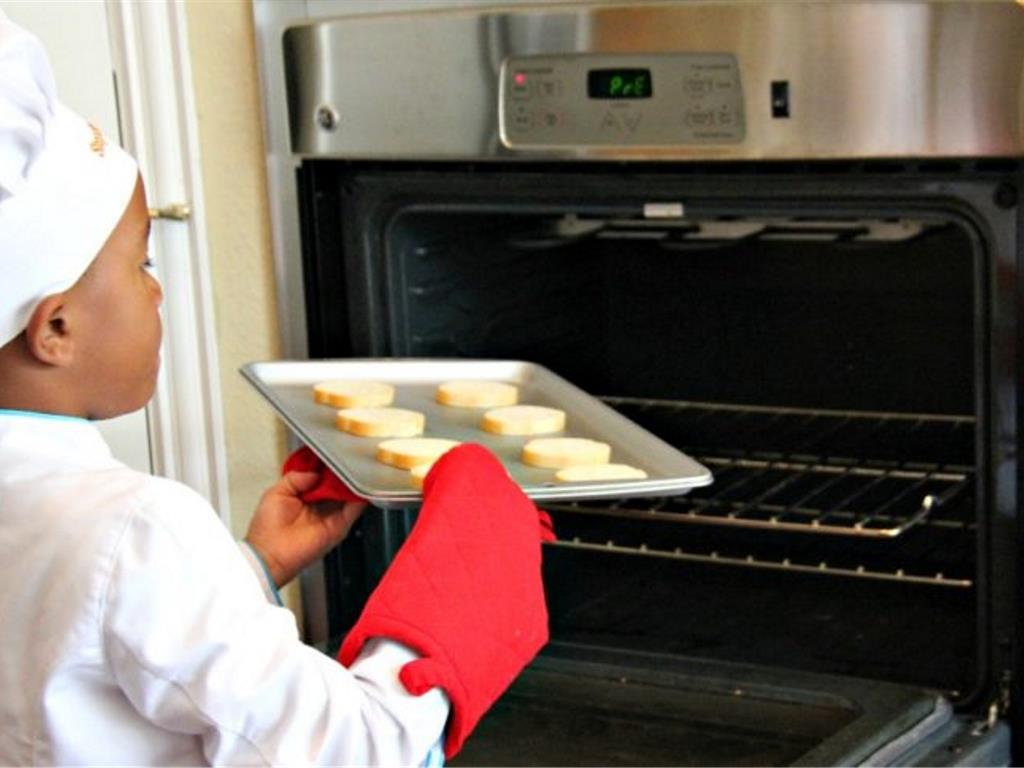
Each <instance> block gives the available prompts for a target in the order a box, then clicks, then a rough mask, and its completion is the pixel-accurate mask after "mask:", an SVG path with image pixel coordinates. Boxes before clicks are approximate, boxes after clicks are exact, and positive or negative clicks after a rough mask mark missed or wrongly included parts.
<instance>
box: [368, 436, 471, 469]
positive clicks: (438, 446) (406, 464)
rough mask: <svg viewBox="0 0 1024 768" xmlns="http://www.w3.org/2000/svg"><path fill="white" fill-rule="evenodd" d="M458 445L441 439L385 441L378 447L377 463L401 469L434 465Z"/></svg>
mask: <svg viewBox="0 0 1024 768" xmlns="http://www.w3.org/2000/svg"><path fill="white" fill-rule="evenodd" d="M458 444H459V443H458V441H457V440H445V439H443V438H440V437H413V438H408V439H404V440H385V441H384V442H383V443H381V444H380V445H378V446H377V461H379V462H382V463H384V464H390V465H391V466H392V467H398V468H399V469H412V468H413V467H415V466H416V465H418V464H430V463H433V462H434V461H436V460H437V459H438V458H440V456H441V455H442V454H445V453H447V452H448V451H449V450H451V449H452V448H454V447H455V446H456V445H458Z"/></svg>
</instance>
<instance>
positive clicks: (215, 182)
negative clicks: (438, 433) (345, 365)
mask: <svg viewBox="0 0 1024 768" xmlns="http://www.w3.org/2000/svg"><path fill="white" fill-rule="evenodd" d="M185 7H186V12H187V16H188V37H189V47H190V54H191V64H192V79H193V83H194V87H195V95H196V109H197V113H198V123H199V143H200V153H201V158H200V162H201V168H202V175H203V191H204V200H203V203H204V206H205V215H206V224H207V241H208V243H209V249H210V268H211V271H212V278H213V296H214V312H215V314H216V324H217V327H216V334H217V348H218V351H219V354H220V375H221V381H222V396H223V402H224V419H225V433H226V435H225V437H226V441H227V455H228V472H229V478H228V480H229V491H230V495H231V507H232V509H231V521H232V528H233V532H234V534H235V535H236V536H238V537H241V536H243V535H244V534H245V531H246V528H247V526H248V524H249V520H250V518H251V517H252V511H253V509H255V506H256V503H257V502H258V501H259V498H260V495H261V494H262V493H263V491H264V490H265V489H266V488H267V486H268V485H270V484H271V483H272V482H273V481H274V480H275V479H276V477H277V473H278V469H279V467H280V462H281V459H282V458H283V455H284V449H285V442H284V441H285V435H284V430H283V428H282V426H281V424H280V423H279V422H278V420H277V419H276V418H275V417H274V415H273V414H272V412H271V410H270V408H269V407H268V406H267V405H266V403H265V402H264V401H263V400H262V399H260V398H259V397H258V396H257V395H256V394H255V393H254V391H253V390H252V388H251V387H250V386H249V385H248V384H246V383H245V381H244V380H243V379H242V378H241V376H239V374H238V368H239V366H241V365H242V364H243V363H247V362H250V361H253V360H269V359H273V358H275V357H278V356H279V350H280V344H279V335H278V332H277V324H276V323H277V320H276V313H277V309H276V296H275V288H274V271H273V256H272V251H271V240H270V223H269V213H268V209H267V196H266V176H265V172H264V168H265V166H264V150H263V132H262V125H261V122H260V102H259V75H258V71H257V65H256V50H255V41H254V33H253V20H252V8H251V5H250V2H249V0H189V2H187V3H186V6H185ZM285 599H286V601H287V602H288V604H289V606H292V607H293V608H296V609H297V606H298V599H297V594H296V593H295V591H294V589H292V590H288V591H287V592H286V594H285ZM300 626H301V623H300Z"/></svg>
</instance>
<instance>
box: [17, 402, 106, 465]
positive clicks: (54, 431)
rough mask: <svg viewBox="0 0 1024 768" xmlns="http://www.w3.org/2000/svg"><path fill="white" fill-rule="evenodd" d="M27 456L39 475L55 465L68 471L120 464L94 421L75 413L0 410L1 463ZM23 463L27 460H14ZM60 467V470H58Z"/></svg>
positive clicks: (28, 463) (29, 463)
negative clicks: (74, 414)
mask: <svg viewBox="0 0 1024 768" xmlns="http://www.w3.org/2000/svg"><path fill="white" fill-rule="evenodd" d="M14 457H18V458H21V459H29V460H30V461H29V462H27V465H28V466H35V467H37V469H38V472H39V474H40V475H44V474H52V473H53V472H54V465H55V464H56V465H59V466H60V467H61V469H67V470H70V471H76V470H95V469H111V468H114V467H119V466H121V464H120V462H118V461H117V460H116V459H115V458H114V457H113V456H112V455H111V453H110V447H109V446H108V445H107V444H106V442H105V441H104V440H103V435H101V434H100V431H99V428H98V427H97V426H96V424H95V423H93V422H91V421H87V420H86V419H81V418H78V417H76V416H61V415H57V414H49V413H39V412H35V411H13V410H0V467H2V466H3V465H5V464H6V463H7V460H8V459H10V458H14ZM17 463H19V464H21V465H22V466H23V467H24V466H26V462H20V461H19V462H17ZM58 471H59V470H58Z"/></svg>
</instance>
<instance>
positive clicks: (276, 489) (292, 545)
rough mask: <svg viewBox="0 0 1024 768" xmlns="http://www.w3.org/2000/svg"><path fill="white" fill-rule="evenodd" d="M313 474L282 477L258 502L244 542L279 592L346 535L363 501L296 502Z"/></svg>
mask: <svg viewBox="0 0 1024 768" xmlns="http://www.w3.org/2000/svg"><path fill="white" fill-rule="evenodd" d="M319 479H320V473H319V472H288V473H286V474H285V475H284V477H282V478H281V479H280V480H279V481H278V482H277V483H276V484H274V485H273V486H271V487H270V489H269V490H267V492H266V493H264V494H263V498H261V499H260V503H259V505H258V506H257V507H256V513H255V515H253V518H252V522H251V523H250V524H249V532H248V533H247V534H246V536H245V540H246V541H247V542H248V543H249V546H251V547H252V548H253V549H255V550H256V552H257V553H259V555H260V557H262V558H263V561H264V562H265V563H266V565H267V568H268V569H269V570H270V575H271V577H272V578H273V579H274V583H275V584H276V585H277V586H279V587H281V586H284V585H285V584H287V583H288V582H289V581H291V580H292V579H293V578H295V576H296V575H297V574H298V573H299V571H301V570H302V569H303V568H305V567H306V566H307V565H309V564H310V563H312V562H314V561H315V560H317V559H319V558H321V557H323V555H324V554H325V553H326V552H327V551H329V550H330V549H331V548H333V547H334V546H335V545H336V544H337V543H338V542H340V541H341V540H342V539H344V538H345V536H346V535H348V532H349V529H350V528H351V527H352V524H353V523H355V521H356V520H358V519H359V515H361V514H362V512H363V509H364V508H365V507H366V502H361V501H350V502H346V503H344V504H339V503H337V502H318V503H316V504H307V503H305V502H304V501H302V499H301V498H300V497H301V496H302V494H303V493H305V492H306V491H309V490H310V489H311V488H313V487H314V486H315V485H316V484H317V482H318V481H319Z"/></svg>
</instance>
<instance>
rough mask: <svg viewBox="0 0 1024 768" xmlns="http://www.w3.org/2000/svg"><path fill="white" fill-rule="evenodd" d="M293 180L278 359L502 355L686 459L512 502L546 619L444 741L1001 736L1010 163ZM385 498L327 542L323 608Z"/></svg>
mask: <svg viewBox="0 0 1024 768" xmlns="http://www.w3.org/2000/svg"><path fill="white" fill-rule="evenodd" d="M300 181H301V183H302V186H303V189H304V192H303V195H302V205H303V210H304V217H303V225H304V278H305V281H306V307H307V317H306V327H307V330H308V333H309V340H310V354H311V356H312V357H316V358H337V357H349V356H352V357H387V356H401V357H456V358H459V357H461V358H512V359H527V360H532V361H535V362H538V363H540V364H543V365H545V366H547V367H549V368H552V369H553V370H555V371H556V372H558V373H559V374H561V375H563V376H565V377H566V378H567V379H569V380H570V381H572V382H573V383H575V384H577V385H579V386H581V387H583V388H584V389H586V390H588V391H589V392H591V393H593V394H595V395H597V396H600V397H603V398H604V399H605V400H606V402H608V403H609V404H611V405H613V406H614V407H616V408H618V409H619V410H621V411H622V412H623V413H625V414H626V415H628V416H629V417H631V418H633V419H634V420H636V421H638V422H639V423H641V424H642V425H644V426H645V427H647V428H648V429H650V430H651V431H652V432H654V433H655V434H658V435H659V436H660V437H662V438H663V439H666V440H668V441H669V442H671V443H673V444H674V445H677V446H678V447H680V448H681V449H683V450H684V451H685V452H686V453H688V454H689V455H693V456H694V457H696V458H698V459H699V460H701V462H702V463H704V464H705V465H706V466H709V467H711V468H712V471H713V472H714V473H715V478H716V479H715V483H714V484H713V485H712V486H710V487H709V488H707V489H700V490H695V491H693V492H691V493H690V494H689V495H687V496H683V497H677V498H671V499H660V500H653V501H652V500H650V499H645V500H629V499H624V500H620V501H617V502H615V503H612V504H609V503H601V504H590V503H578V504H553V505H549V507H546V508H548V509H549V511H550V512H551V514H552V517H553V519H554V522H555V530H556V533H557V534H558V541H557V542H554V543H553V544H552V545H549V546H546V548H545V586H546V590H547V593H548V604H549V612H550V615H551V631H552V638H553V642H552V644H551V647H550V648H548V649H547V650H546V651H545V652H544V653H543V654H542V656H541V658H540V659H538V661H537V662H536V663H535V664H534V665H533V666H532V667H531V668H530V669H528V670H527V671H526V672H525V673H524V675H523V676H522V677H521V679H520V680H519V681H517V682H516V683H515V684H514V685H513V687H512V688H511V690H510V691H509V692H508V693H507V694H506V695H505V696H504V697H503V698H502V699H501V700H500V701H499V702H498V703H497V704H496V705H495V707H494V709H493V711H492V712H491V713H490V714H489V715H488V716H487V718H486V719H485V720H484V721H483V722H482V724H481V726H480V729H479V731H478V733H477V734H476V735H475V736H474V737H473V739H472V740H471V741H470V743H469V744H468V745H467V747H466V751H465V753H464V755H463V756H462V757H461V760H462V761H464V762H465V764H502V765H511V764H561V765H572V764H581V765H582V764H605V765H607V764H640V765H656V764H673V765H687V764H694V765H722V764H724V765H740V764H759V765H768V764H793V763H806V764H853V763H872V764H885V763H903V764H910V763H912V762H915V761H920V762H923V763H931V764H941V763H958V762H961V763H970V762H972V761H978V762H982V763H1002V762H1007V761H1008V760H1009V752H1008V746H1007V744H1008V734H1009V729H1008V727H1007V725H1006V723H1005V722H1004V721H1003V720H1002V719H1001V718H1002V717H1003V716H1004V714H1005V712H1006V703H1007V701H1008V691H1009V688H1010V684H1011V680H1012V669H1013V662H1012V657H1011V654H1012V653H1013V648H1014V642H1013V629H1014V621H1015V617H1016V612H1015V603H1014V598H1013V593H1014V585H1015V584H1016V561H1017V556H1016V547H1017V544H1016V522H1015V515H1016V458H1015V457H1016V444H1017V431H1016V415H1015V414H1016V398H1017V392H1018V384H1017V382H1018V381H1019V380H1020V375H1019V372H1018V365H1017V357H1018V353H1017V351H1016V350H1017V347H1016V344H1017V341H1016V335H1017V326H1016V316H1017V306H1016V286H1015V283H1014V280H1013V279H1012V276H1013V275H1015V274H1017V264H1016V259H1017V240H1016V238H1017V231H1018V227H1019V226H1020V221H1019V218H1018V210H1017V206H1016V204H1015V202H1014V201H1013V200H1012V199H1011V196H1008V195H1007V193H1006V190H1007V189H1012V188H1013V187H1014V186H1015V185H1019V183H1020V179H1019V170H1018V168H1017V165H1016V163H1014V162H1012V161H1011V162H1007V163H998V162H994V161H993V162H989V163H987V164H984V165H981V164H974V163H971V162H966V161H965V162H963V163H960V162H953V163H947V164H939V165H937V166H934V167H932V168H931V169H921V168H919V167H917V166H916V165H913V164H908V165H900V164H899V163H887V164H886V165H885V166H881V167H879V168H878V169H872V168H871V167H869V166H864V165H862V164H858V165H853V166H841V165H837V164H834V163H833V164H829V165H827V166H820V167H816V166H815V165H814V164H801V165H800V166H799V167H791V166H778V165H775V166H760V167H759V168H758V169H757V173H749V174H742V173H740V172H739V171H736V172H732V173H731V172H730V170H729V168H728V167H725V166H719V167H716V168H713V169H711V168H708V167H704V168H701V167H697V166H669V165H667V164H662V165H659V166H658V167H657V168H656V169H652V168H650V167H649V166H648V167H645V166H642V165H640V166H626V165H615V166H610V167H604V166H596V165H595V166H589V167H587V168H586V169H582V168H581V166H580V165H578V164H577V165H562V166H559V165H545V166H537V167H530V166H526V165H520V166H504V167H498V166H487V165H476V166H472V167H467V166H459V165H455V164H446V165H440V164H439V165H436V166H429V165H423V164H420V165H419V166H417V167H416V168H415V169H403V168H402V167H400V166H388V165H387V164H378V165H370V164H359V163H347V162H339V161H327V160H324V161H306V162H305V163H304V164H303V167H302V170H301V174H300ZM413 518H414V511H412V510H404V511H402V510H399V511H390V512H388V513H381V514H374V515H366V516H364V518H363V520H362V521H361V525H360V527H359V528H358V529H357V530H356V531H355V532H354V534H353V535H352V536H350V537H349V540H347V541H346V542H345V543H344V545H343V546H342V548H341V549H340V550H339V552H338V553H335V554H334V555H333V556H332V557H331V558H330V559H329V561H328V563H327V574H326V575H327V579H326V585H327V603H328V605H327V609H326V612H327V615H328V618H329V625H330V633H331V634H333V635H341V634H343V633H344V631H345V630H346V629H347V627H348V626H351V624H352V622H353V621H354V619H355V618H356V616H357V615H358V612H359V610H360V607H361V605H362V602H363V601H364V600H365V598H366V596H367V595H368V594H369V592H370V591H371V590H372V588H373V585H374V584H375V583H376V580H377V579H379V577H380V574H381V573H383V571H384V569H385V568H386V567H387V564H388V562H389V561H390V558H391V556H392V555H393V553H394V552H395V550H396V549H397V547H398V546H399V545H400V543H401V541H402V540H403V537H404V535H405V534H406V533H407V532H408V530H409V527H410V525H411V523H412V520H413ZM313 610H316V609H313Z"/></svg>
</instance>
